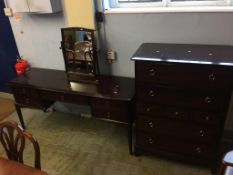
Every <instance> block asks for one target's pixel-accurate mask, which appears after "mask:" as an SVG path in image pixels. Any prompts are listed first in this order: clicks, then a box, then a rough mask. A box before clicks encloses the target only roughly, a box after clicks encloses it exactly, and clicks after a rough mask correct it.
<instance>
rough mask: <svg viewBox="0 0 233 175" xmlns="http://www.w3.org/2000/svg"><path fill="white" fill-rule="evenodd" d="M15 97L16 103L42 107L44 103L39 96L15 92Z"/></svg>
mask: <svg viewBox="0 0 233 175" xmlns="http://www.w3.org/2000/svg"><path fill="white" fill-rule="evenodd" d="M14 98H15V101H16V103H18V104H21V105H23V106H28V107H34V108H41V107H42V106H43V105H42V103H41V99H40V98H39V96H37V97H36V96H24V95H19V94H14Z"/></svg>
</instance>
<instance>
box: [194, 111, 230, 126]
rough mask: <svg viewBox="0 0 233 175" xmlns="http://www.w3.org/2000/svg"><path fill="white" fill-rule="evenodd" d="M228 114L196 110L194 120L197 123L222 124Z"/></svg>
mask: <svg viewBox="0 0 233 175" xmlns="http://www.w3.org/2000/svg"><path fill="white" fill-rule="evenodd" d="M225 117H226V115H224V114H221V113H211V112H206V111H195V112H193V115H192V120H193V121H194V122H196V123H201V124H207V125H218V126H220V125H222V122H223V121H224V120H225Z"/></svg>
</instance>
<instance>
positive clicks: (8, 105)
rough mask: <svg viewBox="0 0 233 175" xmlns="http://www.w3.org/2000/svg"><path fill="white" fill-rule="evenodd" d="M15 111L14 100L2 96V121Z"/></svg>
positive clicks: (0, 115) (0, 104)
mask: <svg viewBox="0 0 233 175" xmlns="http://www.w3.org/2000/svg"><path fill="white" fill-rule="evenodd" d="M14 111H15V105H14V100H12V99H7V98H0V121H1V120H3V119H4V118H6V117H8V116H9V115H10V114H11V113H13V112H14Z"/></svg>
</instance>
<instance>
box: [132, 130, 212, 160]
mask: <svg viewBox="0 0 233 175" xmlns="http://www.w3.org/2000/svg"><path fill="white" fill-rule="evenodd" d="M136 146H137V147H141V148H144V149H147V150H150V151H164V152H168V153H169V152H170V153H177V154H179V155H184V156H191V157H187V158H189V159H192V157H195V158H201V159H204V160H210V161H211V160H213V157H214V155H215V153H214V151H213V150H214V149H213V148H214V147H215V146H213V145H211V146H208V145H204V144H195V143H194V144H192V143H185V142H182V141H180V140H177V139H173V138H168V137H161V136H154V135H153V136H152V135H150V134H145V133H139V134H138V135H137V136H136Z"/></svg>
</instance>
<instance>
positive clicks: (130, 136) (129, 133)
mask: <svg viewBox="0 0 233 175" xmlns="http://www.w3.org/2000/svg"><path fill="white" fill-rule="evenodd" d="M132 126H133V124H132V122H130V123H129V126H128V142H129V154H130V155H133V151H132V142H133V138H132Z"/></svg>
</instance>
